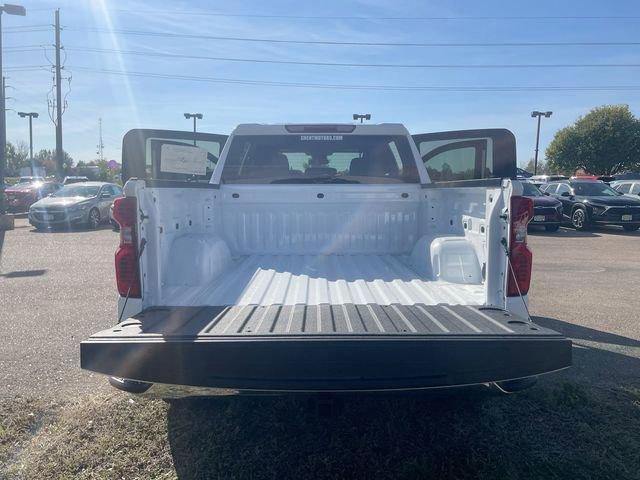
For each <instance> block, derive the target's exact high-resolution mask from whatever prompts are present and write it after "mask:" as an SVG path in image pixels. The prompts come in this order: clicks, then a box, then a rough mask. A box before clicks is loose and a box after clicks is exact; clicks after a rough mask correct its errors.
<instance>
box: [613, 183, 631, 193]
mask: <svg viewBox="0 0 640 480" xmlns="http://www.w3.org/2000/svg"><path fill="white" fill-rule="evenodd" d="M614 190H617V191H618V192H620V193H629V190H631V184H630V183H621V184H619V185H616V186H615V187H614Z"/></svg>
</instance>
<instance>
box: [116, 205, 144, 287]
mask: <svg viewBox="0 0 640 480" xmlns="http://www.w3.org/2000/svg"><path fill="white" fill-rule="evenodd" d="M137 208H138V202H137V200H136V198H135V197H122V198H118V199H116V200H115V201H114V202H113V219H114V220H115V221H116V222H118V225H120V246H119V247H118V249H117V250H116V283H117V284H118V293H119V294H120V296H122V297H126V296H127V295H128V296H129V297H131V298H140V297H141V295H142V289H141V287H140V273H139V269H138V241H137V233H136V223H137Z"/></svg>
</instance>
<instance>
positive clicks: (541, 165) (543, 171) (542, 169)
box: [524, 158, 551, 175]
mask: <svg viewBox="0 0 640 480" xmlns="http://www.w3.org/2000/svg"><path fill="white" fill-rule="evenodd" d="M534 164H535V162H534V160H533V158H531V159H530V160H529V162H528V163H527V164H526V165H525V166H524V169H525V170H526V171H527V172H529V173H534V170H535V169H534V166H535V165H534ZM550 173H551V169H550V168H549V165H547V164H546V163H545V162H544V161H542V160H538V175H549V174H550Z"/></svg>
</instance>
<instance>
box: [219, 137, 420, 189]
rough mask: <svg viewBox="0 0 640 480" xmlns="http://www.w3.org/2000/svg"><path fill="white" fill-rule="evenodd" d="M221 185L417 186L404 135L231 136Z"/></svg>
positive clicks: (414, 168)
mask: <svg viewBox="0 0 640 480" xmlns="http://www.w3.org/2000/svg"><path fill="white" fill-rule="evenodd" d="M221 180H222V183H235V184H272V183H284V184H287V183H290V184H300V183H353V184H383V183H420V179H419V175H418V170H417V167H416V161H415V157H414V155H413V153H412V150H411V147H410V144H409V139H408V137H407V136H403V135H371V134H369V135H358V134H333V133H332V134H324V133H303V134H299V135H298V134H274V135H234V136H233V137H232V139H231V143H230V146H229V151H228V153H227V156H226V161H225V164H224V167H223V170H222V176H221Z"/></svg>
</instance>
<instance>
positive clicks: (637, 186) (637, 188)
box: [631, 183, 640, 195]
mask: <svg viewBox="0 0 640 480" xmlns="http://www.w3.org/2000/svg"><path fill="white" fill-rule="evenodd" d="M631 194H632V195H640V183H634V184H633V186H632V187H631Z"/></svg>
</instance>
